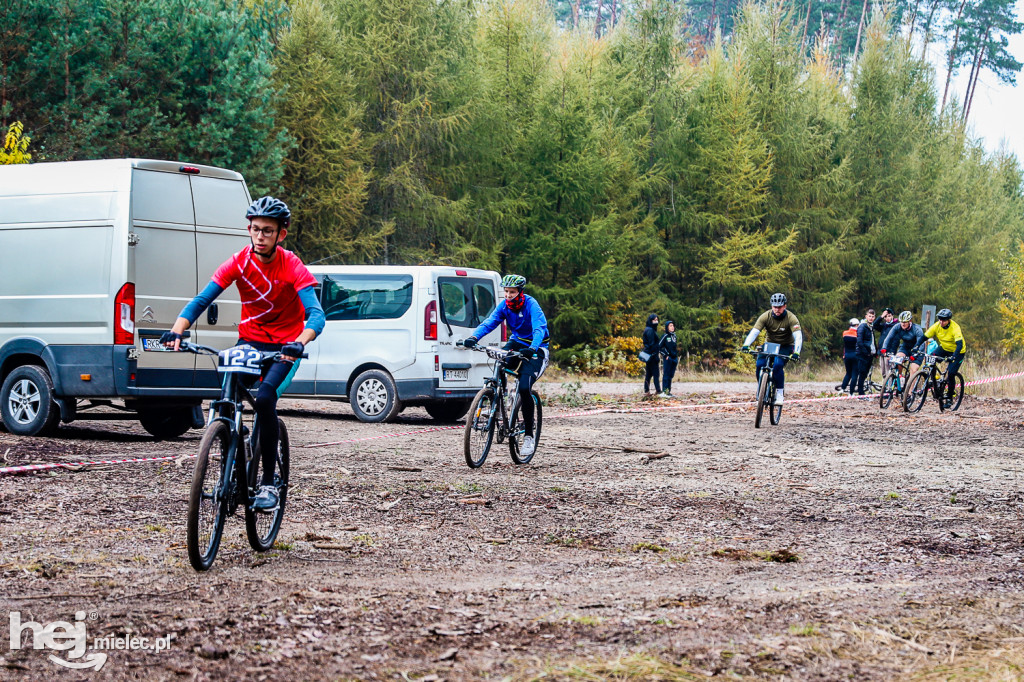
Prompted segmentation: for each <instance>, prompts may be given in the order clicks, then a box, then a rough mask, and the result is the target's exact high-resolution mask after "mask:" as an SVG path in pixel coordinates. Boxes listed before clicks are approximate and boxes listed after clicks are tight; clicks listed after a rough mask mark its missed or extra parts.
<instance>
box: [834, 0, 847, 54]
mask: <svg viewBox="0 0 1024 682" xmlns="http://www.w3.org/2000/svg"><path fill="white" fill-rule="evenodd" d="M849 6H850V2H849V0H842V1H841V2H840V3H839V21H837V22H836V26H837V30H836V45H838V46H839V51H840V54H839V57H840V58H841V57H842V56H843V55H842V49H843V29H844V28H845V27H846V10H847V8H849Z"/></svg>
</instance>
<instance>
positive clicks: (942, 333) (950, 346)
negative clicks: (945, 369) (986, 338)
mask: <svg viewBox="0 0 1024 682" xmlns="http://www.w3.org/2000/svg"><path fill="white" fill-rule="evenodd" d="M924 335H925V336H926V337H928V338H929V339H935V340H936V341H938V342H939V346H941V347H942V350H944V351H946V352H948V353H952V352H953V351H955V350H956V342H957V341H959V342H960V352H961V353H966V352H967V342H966V341H964V335H963V332H961V331H960V325H958V324H957V323H956V322H954V321H953V320H950V321H949V326H948V327H946V328H945V329H943V328H942V325H941V324H940V323H938V322H936V323H935V324H933V325H932V326H930V327H928V331H926V332H925V333H924Z"/></svg>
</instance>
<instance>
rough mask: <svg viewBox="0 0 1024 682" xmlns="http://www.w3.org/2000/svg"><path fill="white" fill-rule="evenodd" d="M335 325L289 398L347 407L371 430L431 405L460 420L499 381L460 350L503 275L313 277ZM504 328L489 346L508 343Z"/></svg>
mask: <svg viewBox="0 0 1024 682" xmlns="http://www.w3.org/2000/svg"><path fill="white" fill-rule="evenodd" d="M309 270H310V272H311V273H313V276H314V277H316V279H317V282H318V283H319V289H320V292H319V295H320V303H321V305H322V306H323V309H324V315H325V316H326V318H327V324H326V327H325V329H324V332H323V334H321V335H320V337H319V338H318V339H317V340H316V341H315V342H314V343H311V344H310V345H309V346H308V347H307V352H308V353H309V359H308V360H304V361H303V362H302V364H301V365H300V366H299V370H298V371H297V372H296V374H295V378H294V380H293V381H292V383H291V386H290V387H289V389H288V391H286V395H292V396H296V397H307V398H337V399H340V400H347V401H348V402H349V403H350V404H351V406H352V411H353V412H354V413H355V415H356V417H357V418H359V419H360V420H362V421H367V422H382V421H390V420H392V419H394V418H395V417H396V416H397V415H398V413H399V412H401V411H402V409H403V408H404V407H407V406H411V405H422V406H424V407H425V408H426V410H427V412H428V413H429V414H430V415H431V416H432V417H434V418H435V419H440V420H444V421H451V420H456V419H459V418H460V417H462V416H463V415H464V414H465V413H466V411H467V410H468V409H469V404H470V402H471V401H472V399H473V396H474V395H476V392H477V391H479V390H480V388H482V387H483V385H484V379H485V378H486V377H487V376H488V375H489V367H488V363H487V356H486V355H484V354H483V353H474V352H470V351H467V350H464V349H461V348H456V347H455V342H456V341H458V340H461V339H465V338H466V337H467V336H469V335H470V334H471V333H472V332H473V330H474V329H475V328H476V326H477V325H478V324H480V322H482V321H483V320H484V319H485V318H486V317H487V316H488V315H490V314H491V312H492V311H493V310H494V308H495V306H496V305H497V302H498V301H499V300H500V296H501V294H500V292H501V288H500V284H501V277H500V276H499V275H498V273H497V272H494V271H490V270H477V269H474V268H456V267H446V266H401V265H325V266H311V267H310V268H309ZM506 333H507V332H506V329H505V326H504V325H502V326H501V327H499V328H498V329H495V330H494V331H492V332H491V333H490V334H488V335H487V336H485V337H484V338H483V339H481V343H483V344H486V343H490V344H493V345H496V344H498V343H499V342H500V341H503V340H505V338H504V337H505V334H506Z"/></svg>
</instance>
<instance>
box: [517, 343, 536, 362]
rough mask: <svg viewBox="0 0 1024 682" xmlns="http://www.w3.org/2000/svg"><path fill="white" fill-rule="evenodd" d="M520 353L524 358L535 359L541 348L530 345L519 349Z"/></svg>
mask: <svg viewBox="0 0 1024 682" xmlns="http://www.w3.org/2000/svg"><path fill="white" fill-rule="evenodd" d="M519 354H520V355H522V356H523V357H524V358H527V359H529V360H533V359H534V358H535V357H537V355H538V354H540V350H538V349H537V348H532V347H529V346H528V347H526V348H524V349H522V350H521V351H519Z"/></svg>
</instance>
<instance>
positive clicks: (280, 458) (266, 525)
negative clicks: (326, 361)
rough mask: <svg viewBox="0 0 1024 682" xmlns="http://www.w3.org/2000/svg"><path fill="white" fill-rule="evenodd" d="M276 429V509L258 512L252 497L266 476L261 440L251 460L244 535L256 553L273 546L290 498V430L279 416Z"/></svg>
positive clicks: (256, 445) (254, 448)
mask: <svg viewBox="0 0 1024 682" xmlns="http://www.w3.org/2000/svg"><path fill="white" fill-rule="evenodd" d="M277 429H278V433H279V434H280V436H279V438H280V439H279V440H278V444H277V461H276V462H275V464H276V473H275V474H274V484H275V485H276V486H277V508H276V509H274V510H272V511H259V510H257V509H253V507H252V498H253V497H255V495H256V491H257V490H259V485H260V481H261V480H262V478H263V453H262V451H261V450H260V445H259V443H258V442H257V443H256V444H255V447H253V453H252V461H251V462H249V473H248V477H249V504H248V505H246V507H245V534H246V535H247V536H248V538H249V546H250V547H252V548H253V549H255V550H256V551H257V552H266V551H267V550H268V549H270V548H271V547H273V546H274V540H276V539H277V533H278V531H279V530H281V520H282V519H283V518H284V504H285V502H286V501H287V499H288V461H289V458H288V455H289V452H290V450H291V445H290V442H289V440H288V429H286V428H285V426H284V422H283V421H281V420H280V419H278V420H277Z"/></svg>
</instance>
